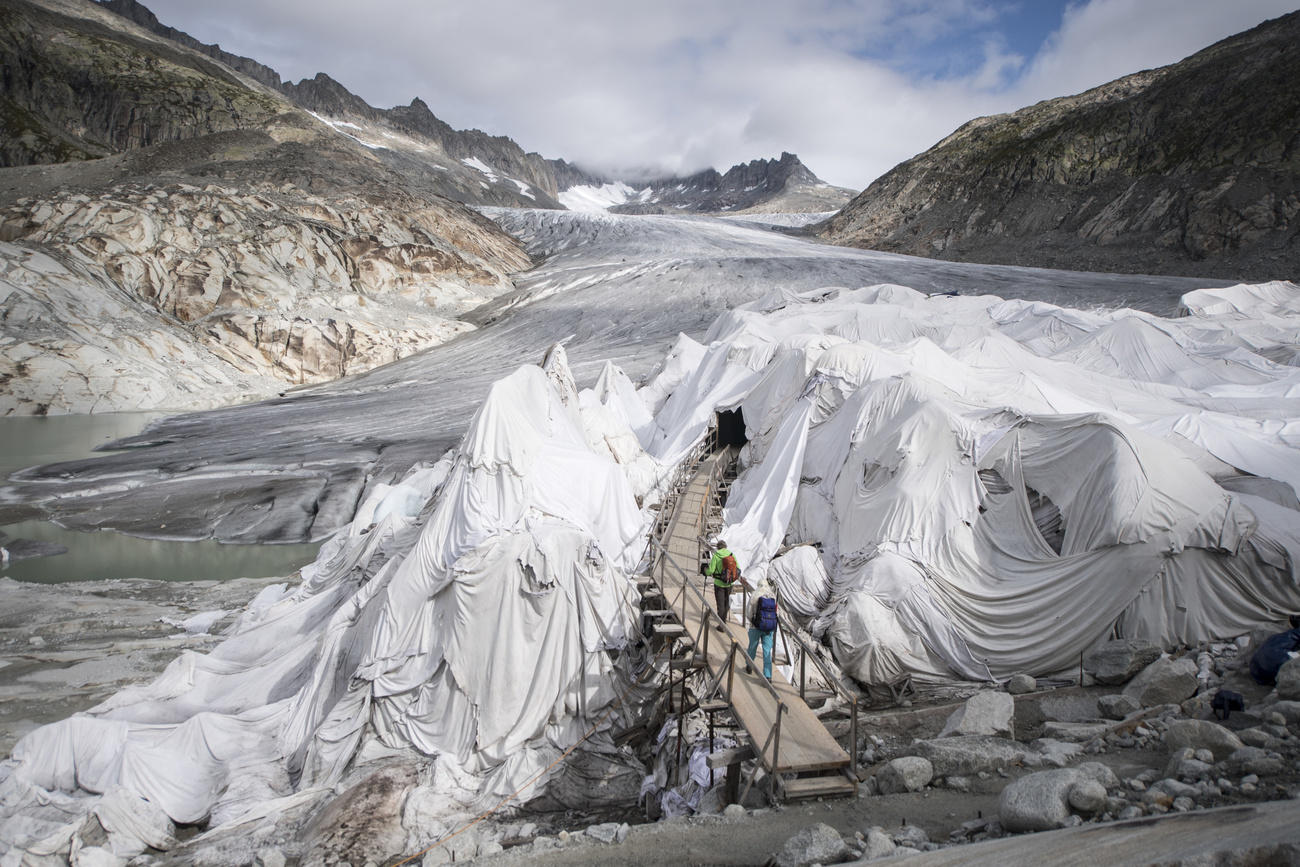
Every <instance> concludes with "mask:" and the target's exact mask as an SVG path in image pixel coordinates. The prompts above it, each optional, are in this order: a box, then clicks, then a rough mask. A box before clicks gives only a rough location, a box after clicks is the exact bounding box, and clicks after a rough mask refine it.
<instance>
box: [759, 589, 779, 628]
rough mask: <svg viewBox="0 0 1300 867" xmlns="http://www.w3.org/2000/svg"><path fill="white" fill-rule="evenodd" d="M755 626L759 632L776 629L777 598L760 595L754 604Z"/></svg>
mask: <svg viewBox="0 0 1300 867" xmlns="http://www.w3.org/2000/svg"><path fill="white" fill-rule="evenodd" d="M754 628H755V629H757V630H758V631H759V632H775V631H776V600H775V599H773V598H772V597H771V596H760V597H759V599H758V604H757V605H755V606H754Z"/></svg>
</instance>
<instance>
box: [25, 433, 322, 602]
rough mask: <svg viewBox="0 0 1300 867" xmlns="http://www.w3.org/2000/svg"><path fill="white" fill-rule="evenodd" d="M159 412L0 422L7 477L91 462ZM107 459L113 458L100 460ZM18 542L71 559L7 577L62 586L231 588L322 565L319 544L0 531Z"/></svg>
mask: <svg viewBox="0 0 1300 867" xmlns="http://www.w3.org/2000/svg"><path fill="white" fill-rule="evenodd" d="M162 417H164V416H163V414H162V413H156V412H134V413H104V414H101V415H60V416H45V417H8V418H0V477H3V476H5V475H7V474H9V473H11V472H13V471H15V470H20V469H23V468H25V467H30V466H33V465H37V464H50V463H55V462H59V461H71V460H81V459H85V458H90V457H92V456H94V455H95V454H96V452H95V449H96V448H99V447H102V446H105V445H107V444H109V443H111V442H113V441H114V440H119V439H121V438H123V437H127V436H134V435H136V434H138V433H139V432H140V431H141V430H142V429H143V428H144V427H145V426H146V425H147V424H148V423H149V422H152V421H154V420H156V419H159V418H162ZM101 454H107V453H101ZM0 533H3V534H4V535H5V536H8V537H10V538H11V539H27V540H31V541H35V542H47V543H53V544H58V545H62V546H63V547H65V548H67V549H68V550H67V552H66V553H63V554H58V555H55V556H49V557H33V558H31V559H24V560H13V561H11V562H10V563H8V565H7V566H5V567H3V568H0V576H3V577H5V578H13V579H15V580H18V581H34V582H39V583H46V584H48V583H60V582H64V581H82V580H90V579H98V578H146V579H157V580H162V581H176V580H181V581H210V580H215V581H225V580H229V579H231V578H266V577H272V576H281V575H288V574H290V573H292V572H293V571H294V570H296V569H298V568H299V567H301V566H303V565H305V564H307V563H310V562H311V561H312V560H313V559H315V557H316V551H317V549H318V548H319V547H320V546H319V545H318V544H297V545H222V544H219V543H217V542H213V541H200V542H180V541H160V540H153V539H140V538H136V537H133V536H127V535H124V534H122V533H114V532H111V531H104V532H98V533H87V532H80V531H76V530H65V529H63V528H62V527H59V526H57V525H55V524H52V523H50V522H48V521H21V522H17V523H9V524H5V525H0Z"/></svg>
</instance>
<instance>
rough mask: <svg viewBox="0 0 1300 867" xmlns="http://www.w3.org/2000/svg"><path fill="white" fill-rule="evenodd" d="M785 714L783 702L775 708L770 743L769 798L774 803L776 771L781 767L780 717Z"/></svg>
mask: <svg viewBox="0 0 1300 867" xmlns="http://www.w3.org/2000/svg"><path fill="white" fill-rule="evenodd" d="M784 714H785V702H781V703H780V704H778V705H777V706H776V731H775V732H774V733H773V734H774V735H775V740H774V741H773V743H772V779H771V780H769V781H768V787H769V796H770V797H771V799H772V802H773V803H776V777H777V773H776V769H777V768H778V767H780V765H781V717H782V716H783V715H784Z"/></svg>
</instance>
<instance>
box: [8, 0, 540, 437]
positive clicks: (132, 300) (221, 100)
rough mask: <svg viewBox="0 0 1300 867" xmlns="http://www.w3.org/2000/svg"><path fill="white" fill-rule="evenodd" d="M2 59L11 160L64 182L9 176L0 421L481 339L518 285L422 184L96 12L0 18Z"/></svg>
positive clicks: (472, 217)
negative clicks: (469, 314)
mask: <svg viewBox="0 0 1300 867" xmlns="http://www.w3.org/2000/svg"><path fill="white" fill-rule="evenodd" d="M0 56H2V57H3V60H4V63H5V68H6V72H7V75H8V76H9V81H10V84H11V86H10V87H8V88H7V89H6V91H5V99H6V100H7V102H6V106H7V107H8V108H7V110H8V111H9V115H10V116H19V117H20V118H21V119H23V122H24V123H25V124H26V126H24V127H23V131H22V132H21V133H20V134H18V135H10V136H6V137H5V153H6V156H7V158H11V159H10V161H19V162H21V161H26V162H29V163H40V162H41V161H42V160H48V159H52V158H63V159H64V161H63V162H61V163H59V164H55V165H49V164H40V165H28V166H16V167H10V168H7V169H2V170H0V341H3V343H4V346H5V352H4V356H3V361H2V362H0V380H3V382H4V385H5V388H4V391H3V394H2V395H0V412H4V413H12V412H20V413H46V412H51V413H57V412H88V411H113V410H124V409H148V408H158V407H165V408H198V407H209V406H216V405H221V404H227V403H230V402H232V401H235V400H240V399H247V398H254V397H265V396H267V395H270V394H274V393H275V392H276V391H282V390H284V388H286V387H288V386H290V385H298V384H303V383H312V382H321V381H325V380H330V379H334V378H337V377H339V376H341V375H345V374H348V373H354V372H357V371H361V370H365V369H368V368H370V367H374V366H376V365H378V364H383V363H386V362H389V361H393V360H395V359H397V358H401V357H404V356H406V355H409V354H410V353H412V352H415V351H418V350H420V349H423V348H426V347H428V346H432V345H434V344H437V343H440V342H443V341H444V340H447V339H449V338H450V337H452V336H455V335H456V334H459V333H461V332H463V331H465V330H467V329H469V328H471V327H472V326H471V325H469V324H468V323H467V322H465V321H462V320H461V319H460V316H461V314H462V313H464V312H466V311H468V310H470V309H472V308H474V307H476V306H478V305H479V304H481V303H483V302H485V301H487V300H489V299H491V298H493V297H495V296H497V295H499V294H501V293H503V292H505V291H508V290H510V289H512V288H513V285H512V282H511V280H510V274H511V273H513V272H517V271H519V270H522V269H524V268H527V267H528V266H529V265H530V264H531V259H530V258H529V256H528V255H527V254H526V253H525V252H524V251H523V249H522V247H521V246H520V245H519V244H518V243H517V242H516V241H514V240H513V239H511V238H510V237H509V236H507V235H505V234H504V233H503V232H501V231H500V230H499V229H498V228H497V227H496V226H495V225H494V224H493V223H491V222H490V221H488V220H486V219H485V218H483V217H481V216H480V215H478V214H476V213H474V212H472V211H469V210H467V209H465V208H464V207H462V206H460V205H457V204H455V203H454V202H451V201H449V200H447V199H446V198H443V197H442V196H441V195H440V192H441V187H440V185H438V184H434V183H430V182H429V176H431V175H433V174H435V173H434V172H433V171H431V170H428V169H426V171H425V172H423V173H422V172H419V171H402V172H399V171H397V170H395V169H394V168H393V167H392V165H391V164H389V163H388V162H386V161H385V160H383V159H381V158H379V157H377V156H376V155H375V154H374V153H373V152H372V150H371V149H369V148H367V147H364V146H363V145H361V144H359V143H358V142H356V141H355V140H353V139H352V138H349V137H347V136H343V135H340V134H339V133H338V132H337V130H335V129H333V128H331V127H330V126H329V125H328V124H325V123H322V122H320V121H319V120H317V119H315V118H313V117H312V116H311V115H310V114H309V113H307V112H304V111H303V110H301V109H299V108H297V107H295V106H294V105H293V104H292V103H291V102H290V101H289V100H288V99H286V98H285V97H284V96H282V95H280V94H279V93H277V92H275V91H273V90H271V89H270V88H268V87H265V86H264V85H263V84H261V83H259V82H257V81H254V80H251V79H248V78H246V77H244V76H243V75H241V74H239V73H236V72H235V71H234V70H232V69H231V68H229V67H227V66H225V65H224V64H223V63H221V62H218V61H215V60H213V59H211V58H210V57H209V56H207V55H206V54H203V53H199V52H197V51H195V50H193V49H190V48H187V47H184V46H181V45H178V44H177V43H175V42H172V41H170V40H165V39H161V38H159V37H158V36H156V35H154V34H151V33H149V32H146V31H144V30H143V29H141V28H140V27H138V26H137V25H135V24H132V23H129V22H128V21H126V20H125V19H123V18H121V17H119V16H117V15H114V14H111V13H109V12H108V11H106V10H104V9H103V8H101V7H99V6H97V5H95V4H93V3H89V2H82V0H42V2H14V3H10V4H6V6H5V7H4V8H3V9H0ZM56 83H57V84H56ZM14 106H18V109H14ZM104 154H107V156H102V155H104ZM85 157H96V158H94V159H84V158H85Z"/></svg>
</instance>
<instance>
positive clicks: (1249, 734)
mask: <svg viewBox="0 0 1300 867" xmlns="http://www.w3.org/2000/svg"><path fill="white" fill-rule="evenodd" d="M1237 737H1238V738H1240V739H1241V742H1242V743H1243V744H1245V745H1246V746H1248V747H1259V748H1260V749H1269V748H1270V747H1273V746H1275V745H1276V744H1277V743H1278V739H1277V738H1275V737H1273V736H1272V735H1271V734H1269V733H1268V732H1266V731H1264V730H1263V729H1261V728H1249V729H1242V730H1241V731H1239V732H1237Z"/></svg>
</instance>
